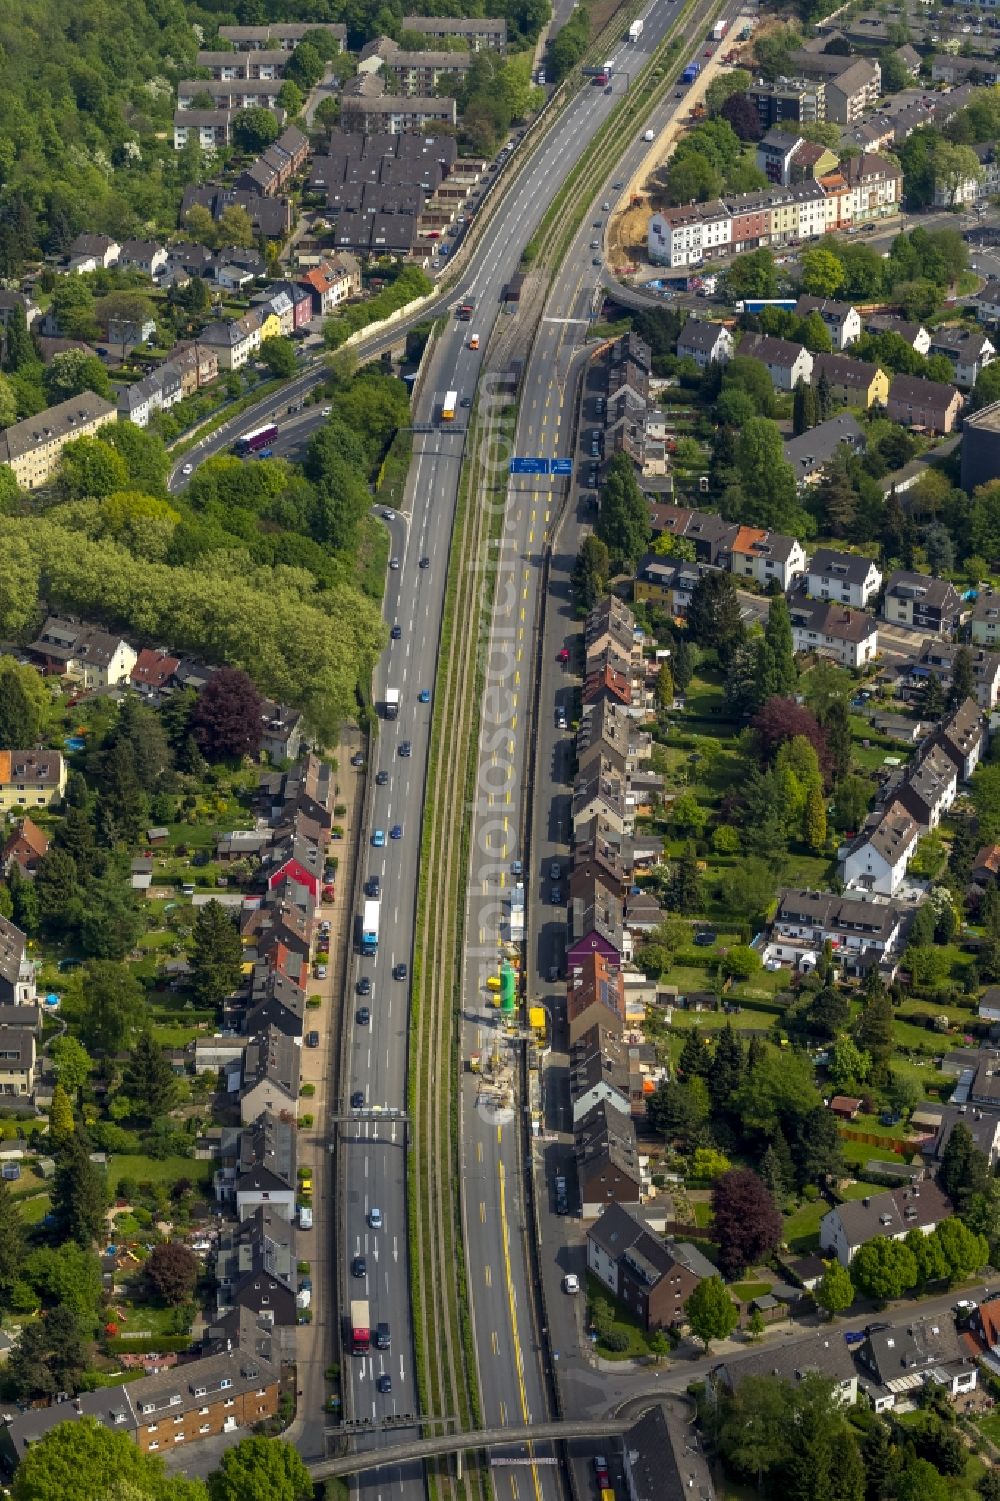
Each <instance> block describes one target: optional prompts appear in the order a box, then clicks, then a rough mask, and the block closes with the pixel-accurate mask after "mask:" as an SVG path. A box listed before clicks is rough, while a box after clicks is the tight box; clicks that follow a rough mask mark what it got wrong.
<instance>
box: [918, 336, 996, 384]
mask: <svg viewBox="0 0 1000 1501" xmlns="http://www.w3.org/2000/svg"><path fill="white" fill-rule="evenodd" d="M931 354H943V355H945V356H946V357H947V358H948V359H949V360H951V363H952V365H953V366H954V368H955V383H956V385H959V386H965V387H966V389H968V388H969V387H970V386H974V385H975V384H976V381H977V380H978V378H979V372H980V371H981V370H985V369H986V366H987V365H990V364H992V363H993V357H994V355H995V354H996V348H995V346H994V345H993V344H992V343H991V342H990V340H989V339H988V338H987V336H986V335H985V334H984V333H983V331H982V330H981V329H976V328H940V329H938V330H937V332H936V333H934V334H932V335H931Z"/></svg>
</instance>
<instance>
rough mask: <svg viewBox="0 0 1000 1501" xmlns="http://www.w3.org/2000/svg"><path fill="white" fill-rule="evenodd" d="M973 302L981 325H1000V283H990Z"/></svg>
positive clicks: (978, 293)
mask: <svg viewBox="0 0 1000 1501" xmlns="http://www.w3.org/2000/svg"><path fill="white" fill-rule="evenodd" d="M972 300H973V302H974V303H975V305H976V317H977V318H978V319H979V321H980V323H989V324H991V325H993V326H995V325H996V324H998V323H1000V281H988V282H987V283H986V285H985V287H983V288H982V290H981V291H979V292H977V293H976V295H975V296H974V297H973V299H972Z"/></svg>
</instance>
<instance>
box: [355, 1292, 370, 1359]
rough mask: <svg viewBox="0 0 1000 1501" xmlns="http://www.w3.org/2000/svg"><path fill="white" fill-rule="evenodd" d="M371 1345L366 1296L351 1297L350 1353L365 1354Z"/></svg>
mask: <svg viewBox="0 0 1000 1501" xmlns="http://www.w3.org/2000/svg"><path fill="white" fill-rule="evenodd" d="M371 1347H372V1327H371V1319H370V1317H369V1313H368V1299H367V1298H352V1299H351V1354H352V1355H367V1354H368V1351H369V1350H370V1349H371Z"/></svg>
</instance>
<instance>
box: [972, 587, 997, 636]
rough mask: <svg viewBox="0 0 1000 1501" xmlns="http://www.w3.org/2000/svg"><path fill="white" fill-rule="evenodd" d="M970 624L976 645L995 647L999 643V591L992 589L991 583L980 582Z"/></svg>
mask: <svg viewBox="0 0 1000 1501" xmlns="http://www.w3.org/2000/svg"><path fill="white" fill-rule="evenodd" d="M970 626H971V634H972V639H973V641H974V642H975V644H976V645H977V646H986V647H992V648H996V646H997V645H998V644H1000V591H994V589H993V586H992V585H991V584H980V586H979V592H978V594H977V595H976V602H975V604H974V605H973V607H972V620H971V622H970Z"/></svg>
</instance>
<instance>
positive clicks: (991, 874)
mask: <svg viewBox="0 0 1000 1501" xmlns="http://www.w3.org/2000/svg"><path fill="white" fill-rule="evenodd" d="M998 876H1000V844H984V845H983V846H982V848H981V849H980V850H978V851H977V853H976V858H975V860H974V861H973V862H972V879H973V880H974V881H975V882H976V884H977V885H978V886H985V885H987V884H988V882H990V881H995V880H996V879H997V877H998Z"/></svg>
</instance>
